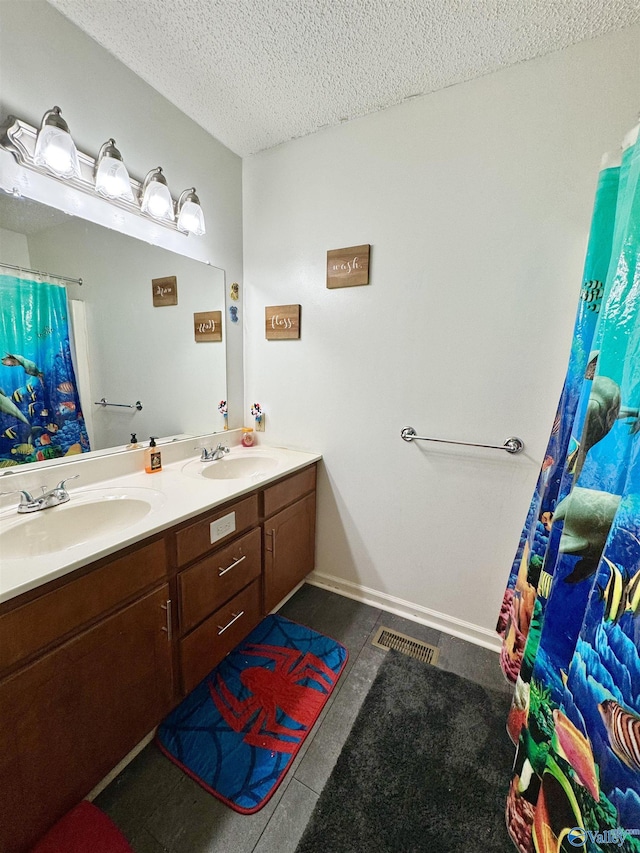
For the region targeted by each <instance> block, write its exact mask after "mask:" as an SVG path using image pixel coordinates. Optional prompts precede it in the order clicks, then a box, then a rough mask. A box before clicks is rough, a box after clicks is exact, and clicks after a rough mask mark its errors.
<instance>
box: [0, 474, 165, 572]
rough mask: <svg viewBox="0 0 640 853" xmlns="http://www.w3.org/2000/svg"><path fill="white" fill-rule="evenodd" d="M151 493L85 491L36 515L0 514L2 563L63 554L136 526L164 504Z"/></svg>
mask: <svg viewBox="0 0 640 853" xmlns="http://www.w3.org/2000/svg"><path fill="white" fill-rule="evenodd" d="M164 500H165V497H164V495H163V494H162V493H161V492H157V491H156V490H155V489H144V488H131V489H127V491H126V492H124V491H121V490H119V489H87V490H85V491H83V492H75V493H74V492H71V500H70V501H68V502H67V503H64V504H60V506H55V507H50V508H49V509H44V510H40V511H39V512H34V513H28V514H25V515H17V514H16V513H15V511H12V512H11V514H3V517H2V522H1V523H0V553H1V554H2V556H3V558H5V559H20V558H23V557H40V556H44V555H46V554H53V553H55V552H56V551H64V550H65V549H67V548H74V547H76V546H78V545H82V544H84V543H85V542H89V541H91V540H93V539H97V538H100V537H101V536H106V535H109V534H111V533H117V532H119V531H121V530H124V529H126V528H127V527H132V526H133V525H134V524H137V523H138V522H139V521H141V520H142V519H143V518H145V516H147V515H148V514H149V513H150V512H152V511H154V510H156V509H158V508H159V507H160V506H161V505H162V504H163V503H164Z"/></svg>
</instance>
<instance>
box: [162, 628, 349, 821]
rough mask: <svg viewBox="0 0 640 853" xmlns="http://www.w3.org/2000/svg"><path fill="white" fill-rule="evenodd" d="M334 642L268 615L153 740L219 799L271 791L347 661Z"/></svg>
mask: <svg viewBox="0 0 640 853" xmlns="http://www.w3.org/2000/svg"><path fill="white" fill-rule="evenodd" d="M347 657H348V652H347V650H346V649H345V647H344V646H342V645H340V643H337V642H336V641H335V640H332V639H330V638H329V637H325V636H324V635H323V634H318V633H317V631H312V630H311V628H306V627H305V626H304V625H298V624H297V622H291V621H290V620H289V619H285V618H284V617H282V616H277V615H274V616H267V617H266V618H265V619H263V620H262V622H261V623H260V624H259V625H258V626H257V627H256V628H254V630H253V631H252V632H251V633H250V634H249V636H248V637H247V638H246V639H245V640H243V642H242V643H240V645H239V646H237V647H236V648H235V649H234V650H233V651H232V652H230V653H229V654H228V655H227V657H226V658H225V659H224V660H223V661H222V662H221V663H220V664H218V666H217V667H216V668H215V669H214V670H213V671H212V672H211V673H210V674H209V675H208V676H207V677H206V678H205V679H204V680H203V681H201V682H200V684H199V685H198V686H197V687H196V688H195V690H193V691H192V692H191V693H190V694H189V695H188V696H187V697H186V699H184V700H183V701H182V702H181V703H180V705H178V707H177V708H176V709H175V710H174V711H172V712H171V714H169V716H168V717H167V718H166V719H165V720H164V722H163V723H162V724H161V725H160V727H159V729H158V732H157V735H156V743H157V744H158V746H159V747H160V749H161V750H162V751H163V752H164V753H165V755H167V756H168V757H169V758H170V759H171V760H172V761H173V762H174V763H175V764H177V765H178V766H179V767H181V768H182V769H183V770H184V771H185V773H188V774H189V776H191V777H192V778H193V779H195V781H196V782H198V783H199V784H200V785H202V787H203V788H204V789H205V790H207V791H209V793H211V794H213V795H214V796H215V797H217V798H218V799H219V800H222V802H223V803H226V804H227V805H228V806H231V808H232V809H235V811H238V812H241V813H242V814H253V812H257V811H258V810H259V809H261V808H262V807H263V806H264V805H265V803H266V802H267V800H268V799H269V798H270V797H271V795H272V794H273V792H274V791H275V790H276V788H277V787H278V785H279V784H280V782H281V781H282V779H283V777H284V775H285V773H286V772H287V770H288V768H289V766H290V764H291V762H292V761H293V759H294V758H295V755H296V753H297V752H298V750H299V749H300V747H301V746H302V743H303V742H304V740H305V738H306V736H307V735H308V733H309V732H310V731H311V728H312V727H313V724H314V723H315V721H316V720H317V719H318V716H319V715H320V712H321V711H322V708H323V707H324V704H325V702H326V701H327V699H328V698H329V696H330V695H331V692H332V691H333V688H334V687H335V685H336V682H337V681H338V678H339V677H340V673H341V672H342V670H343V669H344V666H345V664H346V662H347Z"/></svg>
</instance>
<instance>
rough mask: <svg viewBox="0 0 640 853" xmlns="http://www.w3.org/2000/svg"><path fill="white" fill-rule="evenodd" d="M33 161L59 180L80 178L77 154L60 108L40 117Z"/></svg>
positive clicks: (48, 111)
mask: <svg viewBox="0 0 640 853" xmlns="http://www.w3.org/2000/svg"><path fill="white" fill-rule="evenodd" d="M33 159H34V162H35V164H36V165H37V166H45V167H46V168H47V169H49V170H50V171H51V172H53V174H54V175H57V176H58V177H59V178H79V177H80V163H79V162H78V152H77V150H76V146H75V143H74V141H73V139H72V138H71V134H70V133H69V125H68V124H67V123H66V121H65V120H64V119H63V118H62V115H61V110H60V107H54V108H53V109H52V110H47V112H46V113H45V114H44V116H43V117H42V123H41V125H40V130H39V131H38V137H37V139H36V148H35V152H34V155H33Z"/></svg>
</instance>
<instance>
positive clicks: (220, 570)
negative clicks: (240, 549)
mask: <svg viewBox="0 0 640 853" xmlns="http://www.w3.org/2000/svg"><path fill="white" fill-rule="evenodd" d="M246 559H247V555H246V554H244V555H243V556H242V557H238V559H237V560H234V561H233V563H231V565H230V566H227V568H226V569H223V568H222V566H219V567H218V577H219V578H221V577H222V575H226V573H227V572H230V571H231V569H234V568H235V567H236V566H237V565H238V563H241V562H242V561H243V560H246Z"/></svg>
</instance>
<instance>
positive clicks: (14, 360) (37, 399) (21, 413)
mask: <svg viewBox="0 0 640 853" xmlns="http://www.w3.org/2000/svg"><path fill="white" fill-rule="evenodd" d="M0 349H1V353H0V356H1V357H0V468H8V467H10V466H13V465H19V464H21V463H23V462H35V461H41V460H43V459H54V458H56V457H60V456H72V455H74V454H76V453H83V452H86V451H88V450H89V449H90V448H89V439H88V436H87V431H86V428H85V425H84V419H83V417H82V412H81V411H80V399H79V397H78V391H77V387H76V380H75V374H74V370H73V363H72V360H71V345H70V339H69V324H68V318H67V295H66V290H65V288H64V287H62V286H59V285H56V284H50V283H47V282H37V281H31V280H26V279H22V278H17V277H15V276H10V275H0Z"/></svg>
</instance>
